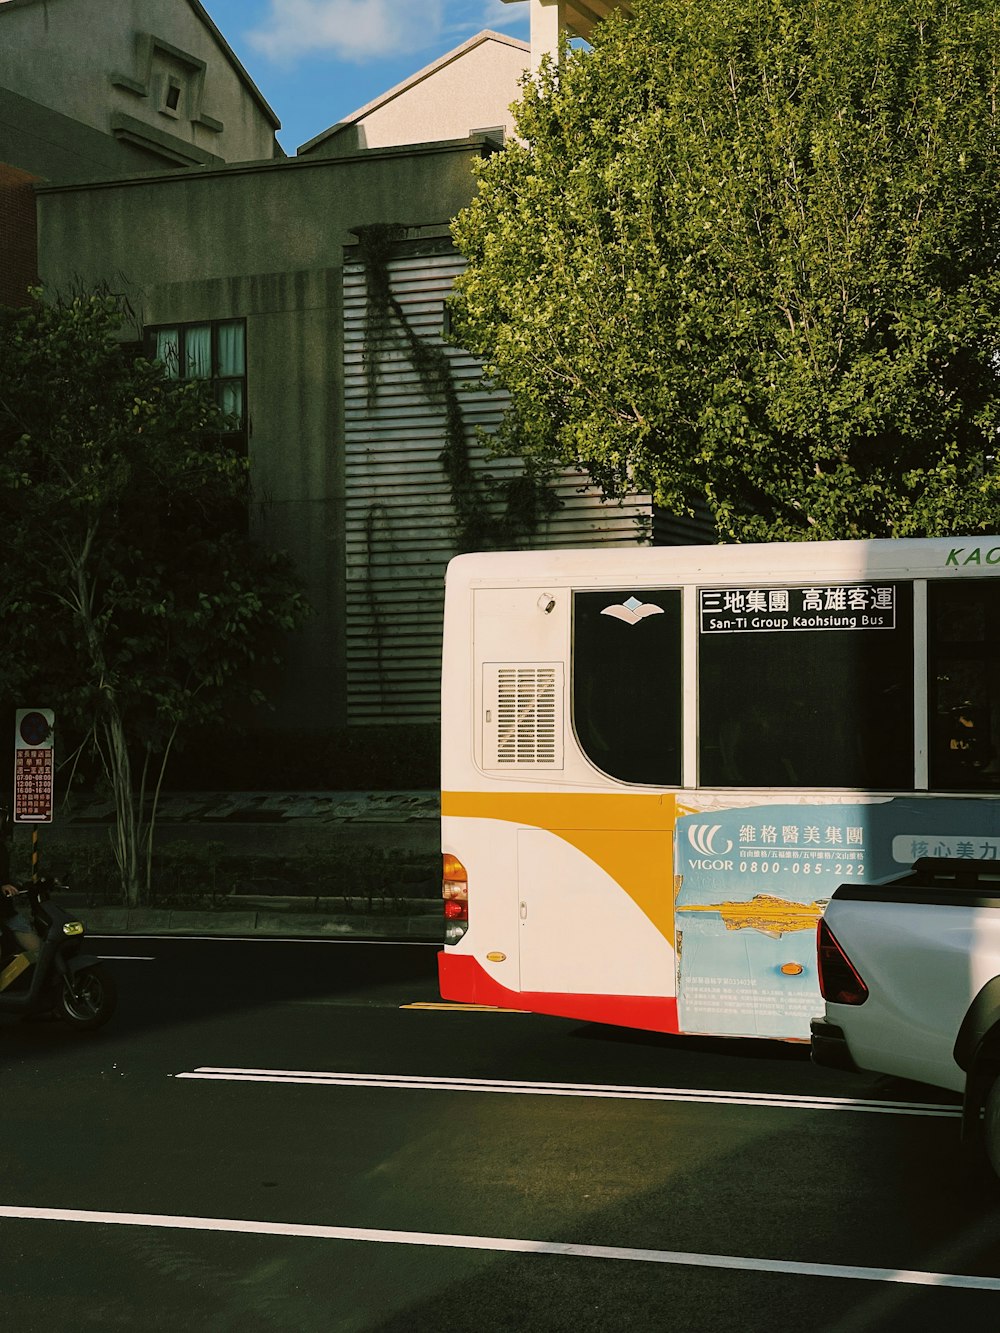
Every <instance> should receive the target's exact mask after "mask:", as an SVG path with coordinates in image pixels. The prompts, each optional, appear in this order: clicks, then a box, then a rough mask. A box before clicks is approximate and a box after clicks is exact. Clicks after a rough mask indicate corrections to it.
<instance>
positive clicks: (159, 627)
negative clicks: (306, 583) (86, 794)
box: [0, 293, 305, 905]
mask: <svg viewBox="0 0 1000 1333" xmlns="http://www.w3.org/2000/svg"><path fill="white" fill-rule="evenodd" d="M125 315H126V311H125V309H124V306H123V303H122V301H121V300H120V299H119V298H116V297H115V296H113V295H110V294H106V293H105V294H100V293H99V294H87V295H78V296H75V297H73V298H72V299H67V300H65V301H59V302H56V303H54V304H42V303H41V302H38V303H36V304H34V305H32V306H29V307H26V308H25V309H23V310H20V311H6V312H0V523H2V526H3V533H4V560H3V564H2V567H0V617H2V623H3V625H4V629H5V635H4V651H3V656H2V658H0V696H2V697H4V698H6V699H8V700H10V699H15V698H16V699H20V700H26V701H27V702H28V703H31V704H39V703H41V704H45V705H52V706H54V707H55V708H56V709H57V710H58V711H57V725H58V727H59V731H60V735H61V736H62V737H65V735H66V733H67V732H68V733H70V734H73V735H75V736H76V738H77V739H78V740H79V741H80V742H81V743H83V744H84V745H86V744H87V743H89V745H90V747H91V748H92V752H93V753H94V754H96V755H97V756H98V757H99V760H100V763H101V766H102V767H103V770H104V772H105V774H106V776H107V780H108V782H109V784H110V788H111V791H112V793H113V796H114V801H115V809H116V823H115V827H114V834H113V840H114V850H115V855H116V858H117V862H118V866H119V869H120V872H121V880H122V889H123V894H124V897H125V900H126V901H127V902H128V903H129V904H131V905H134V904H135V903H137V902H138V901H139V898H140V894H141V890H142V887H143V885H144V884H145V885H146V886H147V887H148V883H149V874H150V857H151V853H152V835H153V826H154V821H155V814H156V797H157V795H158V793H159V790H160V786H161V784H162V781H163V775H164V772H165V769H166V765H167V762H168V759H169V756H170V753H171V750H172V749H173V748H174V746H175V744H176V743H177V742H178V741H179V740H182V739H183V737H184V736H185V735H187V736H189V737H190V736H191V735H192V734H194V733H196V732H197V730H198V728H200V727H204V726H206V725H208V724H212V723H216V722H218V721H220V720H221V719H223V718H224V717H225V716H226V713H227V708H228V706H229V705H231V704H232V702H233V701H234V699H240V700H249V701H250V702H259V701H260V700H261V699H262V693H261V671H262V669H263V668H266V667H267V665H268V664H269V663H270V662H272V661H274V660H275V657H276V653H277V649H278V645H279V640H280V637H281V635H282V634H283V633H284V632H286V631H288V630H291V629H293V628H294V627H295V626H296V625H297V624H298V623H299V622H300V621H301V619H302V617H303V614H304V610H305V607H304V603H303V600H302V597H301V594H300V592H299V590H298V584H297V581H296V580H295V578H294V576H293V573H292V571H291V569H290V567H289V566H288V564H287V562H286V561H285V560H284V559H283V558H281V557H279V556H276V555H273V554H268V553H266V552H264V551H263V550H262V549H260V548H259V547H258V546H257V545H256V544H255V543H254V542H253V541H252V540H251V539H250V537H249V536H248V535H247V520H248V506H249V499H250V496H249V489H248V479H247V463H246V459H245V457H243V456H241V455H240V453H238V452H237V451H236V450H234V449H233V448H232V447H231V445H230V444H229V443H227V441H226V437H225V433H224V432H225V427H226V425H227V424H228V423H227V422H226V420H225V418H224V417H223V416H222V414H221V413H220V411H219V409H218V408H217V407H216V406H215V405H214V403H213V402H212V400H211V395H210V392H209V390H208V389H207V388H206V386H205V385H204V384H202V383H199V382H197V381H183V380H179V379H172V378H170V377H168V375H167V373H166V370H165V368H164V367H163V366H162V365H161V364H159V363H156V362H150V361H147V360H144V359H142V358H137V357H134V356H132V355H130V354H129V351H128V349H127V348H126V347H124V346H123V345H122V343H121V342H120V341H119V334H120V330H121V327H122V322H123V319H124V317H125ZM8 744H9V740H8Z"/></svg>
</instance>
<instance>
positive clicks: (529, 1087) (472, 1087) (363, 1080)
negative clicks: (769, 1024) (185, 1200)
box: [174, 1065, 961, 1119]
mask: <svg viewBox="0 0 1000 1333" xmlns="http://www.w3.org/2000/svg"><path fill="white" fill-rule="evenodd" d="M174 1077H175V1078H192V1079H209V1080H221V1081H224V1082H230V1083H291V1084H299V1083H305V1084H320V1085H324V1086H330V1087H340V1088H343V1087H349V1088H403V1089H410V1090H419V1091H422V1092H498V1093H508V1094H513V1095H521V1096H536V1097H605V1098H619V1099H622V1100H625V1101H645V1102H711V1103H715V1104H717V1105H721V1106H770V1107H776V1108H780V1109H785V1110H796V1111H867V1112H869V1113H872V1114H875V1115H920V1116H939V1117H941V1116H943V1117H947V1118H952V1119H953V1118H956V1117H957V1116H959V1115H961V1109H960V1108H959V1107H957V1106H947V1105H945V1106H941V1105H938V1104H937V1103H934V1102H892V1101H871V1100H864V1099H862V1098H858V1097H807V1096H796V1095H795V1094H791V1093H780V1092H771V1093H767V1092H727V1091H718V1090H710V1089H705V1088H650V1087H643V1086H630V1085H627V1084H626V1085H621V1084H617V1083H536V1082H529V1081H514V1080H508V1079H492V1078H431V1077H426V1076H424V1075H414V1074H349V1073H318V1072H315V1071H310V1070H302V1069H240V1068H226V1067H224V1066H218V1065H201V1066H199V1068H197V1069H194V1070H191V1071H189V1072H185V1073H182V1074H175V1075H174Z"/></svg>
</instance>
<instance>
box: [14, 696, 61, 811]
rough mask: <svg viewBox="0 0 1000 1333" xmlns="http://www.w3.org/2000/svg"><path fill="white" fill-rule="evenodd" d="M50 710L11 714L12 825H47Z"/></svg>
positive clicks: (51, 750)
mask: <svg viewBox="0 0 1000 1333" xmlns="http://www.w3.org/2000/svg"><path fill="white" fill-rule="evenodd" d="M54 725H55V713H53V711H52V709H51V708H18V709H17V710H16V712H15V714H14V823H15V824H51V823H52V810H53V805H54V801H53V791H54V782H55V763H54V760H55V750H54V748H53V734H52V733H53V727H54Z"/></svg>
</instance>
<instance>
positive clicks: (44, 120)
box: [0, 0, 284, 181]
mask: <svg viewBox="0 0 1000 1333" xmlns="http://www.w3.org/2000/svg"><path fill="white" fill-rule="evenodd" d="M279 128H280V122H279V120H278V118H277V117H276V116H275V114H274V112H273V111H272V110H271V108H270V107H269V106H268V104H267V102H265V100H264V98H263V96H262V95H261V93H260V91H259V89H258V88H257V86H256V85H255V84H254V82H253V80H252V79H251V78H250V76H249V74H248V73H247V72H246V70H245V69H244V68H243V66H242V65H241V64H240V62H239V60H238V59H237V57H236V55H235V54H234V52H233V51H232V48H231V47H230V46H229V44H228V43H227V42H226V39H225V38H224V37H223V36H222V34H221V32H219V30H218V28H217V27H216V26H215V24H214V23H213V22H212V19H211V18H210V17H209V14H208V12H207V10H206V9H205V7H204V5H202V4H200V3H199V0H166V2H165V0H3V3H0V161H3V162H7V163H9V164H10V165H11V166H15V167H20V168H21V169H22V170H25V171H30V172H32V173H34V174H37V175H40V176H44V177H46V178H47V179H49V180H60V181H68V180H81V179H83V180H85V179H90V178H93V177H96V176H107V175H109V174H114V173H117V174H122V173H124V172H126V171H148V170H155V169H157V168H162V167H165V166H193V165H206V164H208V163H216V162H241V161H246V160H251V159H252V160H259V159H261V158H273V157H281V156H284V154H283V152H282V150H281V148H280V147H279V145H278V142H277V140H276V138H275V132H276V131H277V130H278V129H279Z"/></svg>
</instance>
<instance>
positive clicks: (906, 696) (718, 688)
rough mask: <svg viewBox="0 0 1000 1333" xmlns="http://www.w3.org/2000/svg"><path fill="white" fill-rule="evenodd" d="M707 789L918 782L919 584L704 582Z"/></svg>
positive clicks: (901, 786)
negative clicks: (915, 674)
mask: <svg viewBox="0 0 1000 1333" xmlns="http://www.w3.org/2000/svg"><path fill="white" fill-rule="evenodd" d="M698 613H699V634H698V649H699V653H698V662H699V783H700V785H701V786H703V787H707V786H712V787H715V786H718V787H868V788H874V789H876V790H892V789H897V790H912V788H913V782H914V778H913V589H912V585H911V584H909V583H888V582H880V583H878V584H877V585H875V584H866V583H849V584H848V583H844V584H830V585H826V584H824V585H817V586H813V587H780V588H763V589H748V588H746V587H743V588H701V589H699V591H698Z"/></svg>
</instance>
